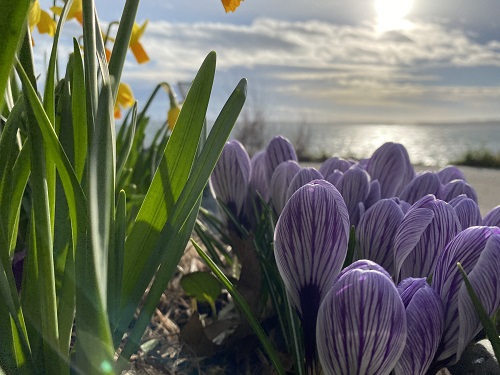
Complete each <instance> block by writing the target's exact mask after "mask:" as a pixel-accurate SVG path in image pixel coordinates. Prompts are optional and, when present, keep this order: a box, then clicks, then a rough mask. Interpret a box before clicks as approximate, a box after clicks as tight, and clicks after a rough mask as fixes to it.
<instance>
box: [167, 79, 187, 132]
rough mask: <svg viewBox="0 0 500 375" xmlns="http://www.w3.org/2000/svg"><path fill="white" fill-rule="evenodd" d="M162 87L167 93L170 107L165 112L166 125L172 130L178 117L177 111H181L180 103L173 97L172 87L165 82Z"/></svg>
mask: <svg viewBox="0 0 500 375" xmlns="http://www.w3.org/2000/svg"><path fill="white" fill-rule="evenodd" d="M162 86H163V88H164V89H165V91H166V92H167V94H168V98H169V99H170V108H169V109H168V113H167V125H168V128H169V129H170V130H171V131H172V130H174V126H175V123H176V122H177V119H178V118H179V113H181V107H182V104H179V102H178V101H177V98H176V97H175V93H174V91H173V90H172V87H170V85H169V84H168V83H167V82H164V83H162Z"/></svg>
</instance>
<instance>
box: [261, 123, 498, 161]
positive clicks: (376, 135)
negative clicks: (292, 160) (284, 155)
mask: <svg viewBox="0 0 500 375" xmlns="http://www.w3.org/2000/svg"><path fill="white" fill-rule="evenodd" d="M265 132H266V137H267V138H269V139H270V138H271V137H272V136H274V135H278V134H280V135H283V136H285V137H287V138H288V139H290V141H291V142H292V143H294V144H296V143H298V144H300V145H301V146H302V147H305V148H306V149H307V152H308V153H309V154H311V155H313V156H321V155H324V156H340V157H344V158H348V157H352V158H355V159H362V158H367V157H370V156H371V155H372V153H373V152H374V151H375V150H376V149H377V148H378V147H380V146H381V145H382V144H384V143H385V142H397V143H401V144H403V145H404V146H405V147H406V149H407V150H408V154H409V155H410V160H411V161H412V163H413V164H419V165H423V166H444V165H447V164H451V163H453V162H455V161H457V160H459V159H461V158H463V156H464V155H465V153H466V152H467V151H478V150H488V151H491V152H493V153H500V120H499V121H490V122H467V123H432V124H429V123H424V124H325V123H319V124H308V123H274V124H272V126H266V127H265Z"/></svg>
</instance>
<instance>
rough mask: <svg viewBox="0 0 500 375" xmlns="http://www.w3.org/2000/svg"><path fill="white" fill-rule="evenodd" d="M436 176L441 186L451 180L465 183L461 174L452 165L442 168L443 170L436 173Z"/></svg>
mask: <svg viewBox="0 0 500 375" xmlns="http://www.w3.org/2000/svg"><path fill="white" fill-rule="evenodd" d="M437 175H438V177H439V179H440V180H441V183H442V184H443V185H445V184H447V183H448V182H450V181H453V180H463V181H466V180H465V175H464V174H463V172H462V171H461V170H460V169H458V168H457V167H455V166H454V165H449V166H447V167H444V168H443V169H441V170H439V171H438V172H437Z"/></svg>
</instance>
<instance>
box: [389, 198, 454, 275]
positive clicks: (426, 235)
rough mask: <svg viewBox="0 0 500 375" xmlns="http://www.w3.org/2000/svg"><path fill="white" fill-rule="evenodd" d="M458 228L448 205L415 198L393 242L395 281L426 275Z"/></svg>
mask: <svg viewBox="0 0 500 375" xmlns="http://www.w3.org/2000/svg"><path fill="white" fill-rule="evenodd" d="M461 229H462V228H461V225H460V222H459V220H458V217H457V214H456V213H455V210H454V209H453V207H451V206H450V205H449V204H448V203H446V202H444V201H442V200H439V199H436V197H434V196H433V195H426V196H425V197H423V198H421V199H419V200H418V201H417V202H416V203H415V204H414V205H413V206H411V208H410V209H409V210H408V212H407V213H406V215H405V217H404V219H403V221H402V222H401V224H400V225H399V227H398V230H397V233H396V238H395V240H394V275H395V277H396V280H402V279H406V278H407V277H428V276H430V275H431V274H432V272H433V270H434V266H435V264H436V261H437V258H438V256H439V254H441V253H442V252H443V250H444V248H445V247H446V245H447V244H448V242H450V241H451V240H452V239H453V237H455V235H456V234H457V233H458V232H459V231H460V230H461Z"/></svg>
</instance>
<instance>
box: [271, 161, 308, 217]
mask: <svg viewBox="0 0 500 375" xmlns="http://www.w3.org/2000/svg"><path fill="white" fill-rule="evenodd" d="M300 170H301V168H300V166H299V164H297V162H296V161H294V160H287V161H285V162H283V163H281V164H280V165H278V166H277V167H276V169H275V170H274V173H273V176H272V178H271V200H272V202H273V206H274V209H275V210H276V212H277V213H278V215H279V214H280V213H281V211H282V210H283V207H284V206H285V203H286V200H287V194H286V192H287V189H288V187H289V186H290V182H291V181H292V179H293V177H294V176H295V175H296V174H297V173H299V171H300Z"/></svg>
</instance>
